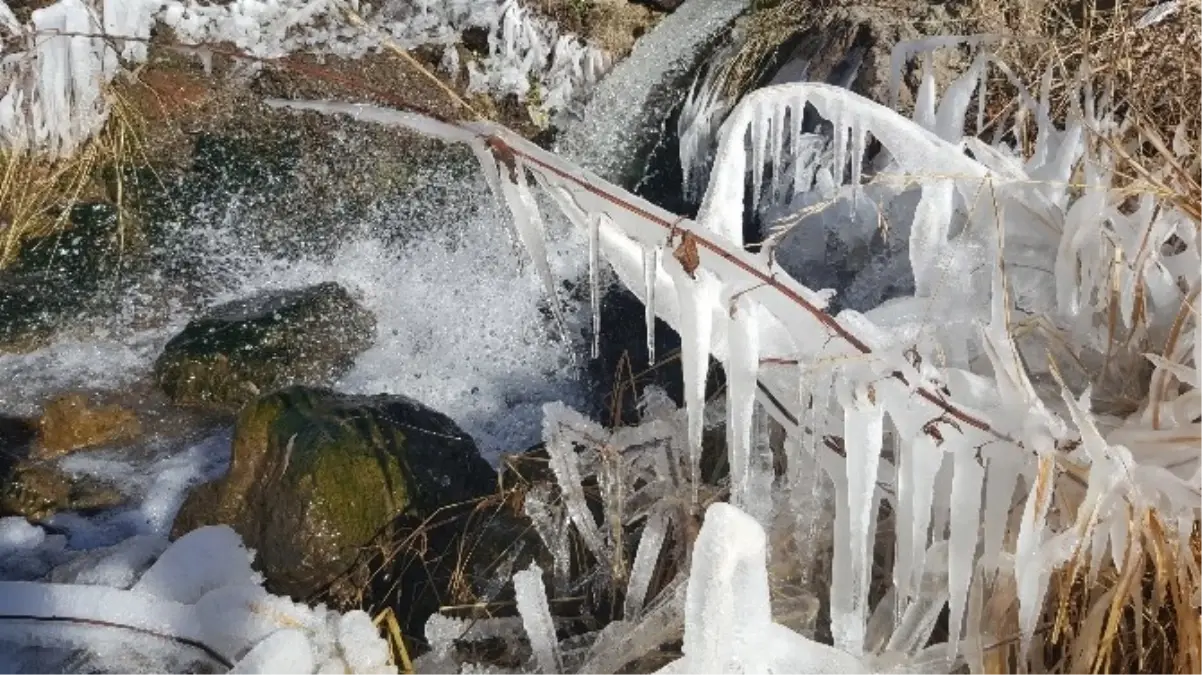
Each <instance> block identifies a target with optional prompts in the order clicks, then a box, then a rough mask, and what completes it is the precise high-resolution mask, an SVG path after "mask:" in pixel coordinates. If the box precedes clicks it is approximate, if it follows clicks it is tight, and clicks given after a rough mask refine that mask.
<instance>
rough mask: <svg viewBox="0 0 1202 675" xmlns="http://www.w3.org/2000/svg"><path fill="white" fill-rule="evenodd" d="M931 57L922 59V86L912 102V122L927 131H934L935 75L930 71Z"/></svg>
mask: <svg viewBox="0 0 1202 675" xmlns="http://www.w3.org/2000/svg"><path fill="white" fill-rule="evenodd" d="M931 59H932V55H931V54H930V53H927V54H924V55H923V58H922V84H920V85H918V96H917V98H915V100H914V122H915V123H917V124H918V126H920V127H922V128H923V129H926V130H928V131H934V130H935V73H934V71H933V70H932V69H931Z"/></svg>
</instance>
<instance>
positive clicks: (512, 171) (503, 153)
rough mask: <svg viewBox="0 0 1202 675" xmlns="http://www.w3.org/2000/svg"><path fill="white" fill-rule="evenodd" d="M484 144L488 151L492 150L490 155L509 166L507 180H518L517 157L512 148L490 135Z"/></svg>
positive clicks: (514, 181) (513, 181)
mask: <svg viewBox="0 0 1202 675" xmlns="http://www.w3.org/2000/svg"><path fill="white" fill-rule="evenodd" d="M486 144H487V145H488V149H489V151H491V152H492V156H493V157H496V158H497V161H498V162H500V163H501V164H504V165H505V166H506V167H508V168H509V181H510V182H512V183H516V182H517V180H518V162H517V157H515V156H514V154H513V148H511V147H509V144H508V143H506V142H505V141H503V140H501V139H499V138H497V137H496V136H490V137H489V138H488V141H486Z"/></svg>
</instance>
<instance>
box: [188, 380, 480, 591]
mask: <svg viewBox="0 0 1202 675" xmlns="http://www.w3.org/2000/svg"><path fill="white" fill-rule="evenodd" d="M495 487H496V473H495V472H494V471H493V469H492V468H491V467H490V466H489V465H488V463H487V462H485V461H484V459H483V458H481V456H480V453H479V451H478V450H477V448H476V444H475V442H474V441H473V440H472V439H471V437H469V436H468V435H467V434H465V433H464V432H463V431H461V430H460V429H459V427H458V426H456V425H455V423H454V422H453V421H451V419H450V418H448V417H446V416H445V415H443V414H441V413H439V412H437V411H434V410H431V409H430V408H427V407H425V406H423V405H422V404H420V403H418V402H417V401H414V400H412V399H409V398H406V397H404V396H388V395H379V396H352V395H345V394H339V393H336V392H333V391H330V390H328V389H320V388H309V387H290V388H288V389H285V390H282V391H279V392H276V393H273V394H268V395H265V396H262V397H259V398H258V399H256V400H254V401H252V402H251V403H249V404H248V405H247V406H246V407H245V408H244V409H243V410H242V412H241V413H240V415H239V417H238V422H237V426H236V429H235V434H234V450H233V459H232V462H231V466H230V470H229V473H228V474H227V475H226V476H225V478H223V479H222V480H219V481H216V482H213V483H209V484H207V485H202V486H201V487H200V488H198V489H196V490H195V491H194V492H193V493H192V494H191V495H189V497H188V499H187V501H186V502H185V503H184V506H183V508H182V509H181V510H180V513H179V515H178V516H177V517H176V520H175V524H174V528H173V535H174V536H179V535H181V534H183V533H185V532H188V531H191V530H193V529H195V528H197V527H200V526H202V525H215V524H225V525H230V526H231V527H233V528H234V529H235V530H236V531H237V532H238V533H239V534H240V535H242V538H243V539H244V541H245V542H246V545H247V546H249V547H251V548H253V549H255V550H257V551H258V556H257V563H258V564H259V565H260V567H261V570H262V572H263V574H264V576H265V577H266V581H267V584H268V586H269V588H271V589H272V590H273V591H275V592H277V593H284V594H287V595H291V596H293V597H296V598H310V597H313V596H315V595H322V596H324V597H329V598H331V600H332V601H333V602H335V604H345V603H347V601H348V599H350V598H353V597H354V594H355V593H356V592H357V591H358V590H359V589H357V588H354V586H356V585H358V584H359V583H363V579H364V576H363V574H361V573H354V570H353V569H352V568H354V567H355V566H356V565H358V564H360V563H362V562H363V561H364V560H365V559H368V558H370V557H371V556H370V552H369V548H370V547H371V546H372V545H373V544H378V542H380V541H388V540H390V538H389V537H388V531H389V529H390V527H391V526H392V523H393V522H394V521H395V520H396V519H398V518H400V517H405V516H407V517H411V518H418V519H422V518H426V517H428V516H430V515H431V514H433V513H435V512H436V511H437V510H438V509H439V508H441V507H444V506H448V505H452V504H458V503H461V502H466V501H470V500H472V499H474V498H478V497H481V496H484V495H487V494H490V493H492V492H493V491H494V490H495ZM348 579H349V580H352V581H351V582H350V585H349V587H346V588H331V586H336V585H337V583H338V582H340V581H342V582H343V585H344V586H346V585H347V584H346V583H345V580H348Z"/></svg>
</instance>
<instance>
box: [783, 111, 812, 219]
mask: <svg viewBox="0 0 1202 675" xmlns="http://www.w3.org/2000/svg"><path fill="white" fill-rule="evenodd" d="M788 109H789V152H790V154H792V156H793V157H792V158H793V196H794V197H796V196H797V195H800V194H801V193H802V192H804V191H806V190H808V189H810V186H809V184H808V183H807V184H806V185H802V184H801V176H802V167H801V161H802V160H801V157H802V143H801V123H802V117H803V116H804V115H805V103H804V102H803V103H802V105H801V106H800V107H799V106H798V105H797V104H796V103H795V102H793V101H790V102H789V103H788Z"/></svg>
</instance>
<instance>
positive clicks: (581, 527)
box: [543, 403, 609, 561]
mask: <svg viewBox="0 0 1202 675" xmlns="http://www.w3.org/2000/svg"><path fill="white" fill-rule="evenodd" d="M576 415H578V414H577V413H574V412H572V411H569V410H568V409H567V408H566V407H565V406H564V405H563V404H562V403H548V404H546V405H545V406H543V441H544V443H545V444H546V448H547V454H548V455H549V456H550V462H549V463H550V465H551V471H552V472H554V473H555V481H556V482H557V483H559V489H560V490H562V491H563V495H564V503H565V504H566V505H567V509H568V517H569V518H571V519H572V523H573V524H575V525H576V529H577V530H578V531H579V532H580V537H581V538H582V539H583V540H584V543H585V546H587V547H588V549H589V551H590V552H592V554H593V555H595V556H597V558H598V559H600V560H604V561H608V560H609V550H608V549H607V547H606V546H605V543H604V541H603V539H602V537H601V531H600V529H598V527H597V521H595V520H593V514H592V511H590V510H589V508H588V503H587V502H586V501H585V498H584V487H583V486H582V484H581V483H582V479H581V476H580V465H579V460H578V457H577V455H576V449H575V447H574V446H573V443H572V441H571V440H570V439H567V438H564V433H563V431H562V430H561V429H560V425H561V424H564V423H565V422H564V420H565V417H566V418H569V419H570V418H571V417H574V416H576Z"/></svg>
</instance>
